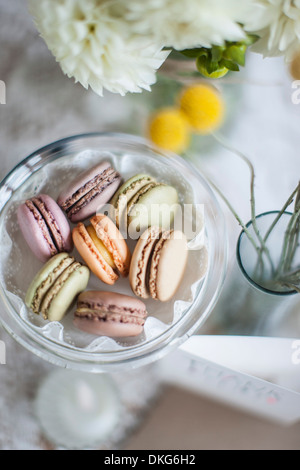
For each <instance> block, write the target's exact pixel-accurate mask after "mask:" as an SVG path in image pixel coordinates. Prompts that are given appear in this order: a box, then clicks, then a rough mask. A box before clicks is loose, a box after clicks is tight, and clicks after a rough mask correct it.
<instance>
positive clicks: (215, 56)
mask: <svg viewBox="0 0 300 470" xmlns="http://www.w3.org/2000/svg"><path fill="white" fill-rule="evenodd" d="M225 50H226V48H225V47H222V46H213V47H212V49H211V57H212V61H213V62H220V60H221V59H222V57H223V53H224V51H225Z"/></svg>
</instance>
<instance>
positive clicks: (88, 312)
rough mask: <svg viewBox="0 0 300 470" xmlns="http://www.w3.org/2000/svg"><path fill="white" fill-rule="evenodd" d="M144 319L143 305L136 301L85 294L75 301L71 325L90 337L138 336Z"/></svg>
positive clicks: (123, 296)
mask: <svg viewBox="0 0 300 470" xmlns="http://www.w3.org/2000/svg"><path fill="white" fill-rule="evenodd" d="M146 318H147V310H146V306H145V304H144V303H143V302H142V301H141V300H139V299H137V298H134V297H130V296H127V295H123V294H117V293H114V292H100V291H99V292H97V291H86V292H83V293H82V294H80V295H79V297H78V299H77V310H76V312H75V316H74V325H75V326H76V327H77V328H79V329H80V330H82V331H84V332H86V333H90V334H93V335H97V336H108V337H111V338H122V337H131V336H138V335H140V334H141V333H142V332H143V329H144V324H145V321H146Z"/></svg>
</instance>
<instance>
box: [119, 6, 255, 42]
mask: <svg viewBox="0 0 300 470" xmlns="http://www.w3.org/2000/svg"><path fill="white" fill-rule="evenodd" d="M250 4H251V2H249V0H187V1H185V2H183V0H127V2H126V7H127V11H126V12H125V16H126V18H127V19H128V20H129V21H131V22H132V24H133V26H132V27H133V28H134V30H135V31H136V32H137V33H139V34H148V35H150V36H151V35H152V36H153V37H154V38H155V40H156V41H158V43H160V44H164V46H166V47H172V48H174V49H177V50H179V51H181V50H183V49H190V48H195V47H199V46H202V47H208V48H209V47H211V46H212V45H223V44H224V42H225V41H240V40H242V39H245V32H244V31H243V28H242V27H241V23H243V22H244V21H245V20H246V19H247V18H248V16H249V13H251V9H250Z"/></svg>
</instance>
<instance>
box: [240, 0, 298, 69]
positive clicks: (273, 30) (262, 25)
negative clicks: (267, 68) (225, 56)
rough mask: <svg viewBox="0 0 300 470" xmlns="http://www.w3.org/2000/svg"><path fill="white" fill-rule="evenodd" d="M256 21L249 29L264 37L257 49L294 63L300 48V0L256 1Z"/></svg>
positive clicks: (246, 25) (256, 46)
mask: <svg viewBox="0 0 300 470" xmlns="http://www.w3.org/2000/svg"><path fill="white" fill-rule="evenodd" d="M253 3H254V4H253V10H254V12H255V15H253V21H247V22H246V24H245V28H246V30H247V31H249V32H254V33H256V34H258V36H259V37H260V38H261V39H260V40H259V41H258V42H257V43H256V44H255V46H254V47H253V50H255V51H256V52H259V53H261V54H263V55H264V56H265V57H273V56H281V55H284V56H285V57H286V59H287V60H288V61H289V60H292V58H293V56H294V54H295V52H298V51H299V49H300V0H255V1H254V2H253Z"/></svg>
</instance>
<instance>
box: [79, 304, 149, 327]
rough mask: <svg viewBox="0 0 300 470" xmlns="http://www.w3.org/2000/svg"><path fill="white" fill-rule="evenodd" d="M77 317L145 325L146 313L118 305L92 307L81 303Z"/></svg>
mask: <svg viewBox="0 0 300 470" xmlns="http://www.w3.org/2000/svg"><path fill="white" fill-rule="evenodd" d="M75 317H77V318H79V319H81V320H83V319H87V320H92V321H103V322H108V321H111V322H117V323H130V324H134V325H139V326H144V324H145V321H146V315H145V313H144V312H141V311H140V312H138V311H136V310H129V311H126V308H124V309H120V308H118V307H117V306H114V305H112V306H109V307H107V306H103V305H102V306H97V307H95V306H94V307H90V306H88V305H86V306H83V305H81V304H79V306H78V308H77V310H76V312H75Z"/></svg>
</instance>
